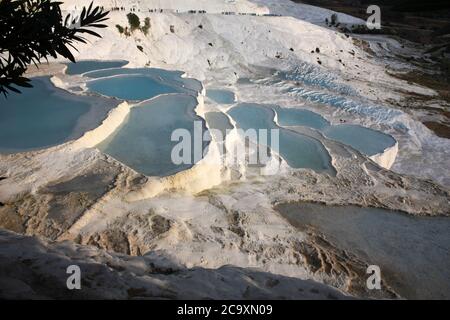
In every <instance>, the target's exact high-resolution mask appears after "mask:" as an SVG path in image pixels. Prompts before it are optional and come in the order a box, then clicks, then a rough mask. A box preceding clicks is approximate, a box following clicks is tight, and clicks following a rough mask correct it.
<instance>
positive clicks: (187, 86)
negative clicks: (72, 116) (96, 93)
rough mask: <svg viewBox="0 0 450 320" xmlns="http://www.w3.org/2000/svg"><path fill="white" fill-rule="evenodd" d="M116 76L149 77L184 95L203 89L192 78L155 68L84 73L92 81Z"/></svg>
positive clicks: (198, 82)
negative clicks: (182, 92) (178, 90)
mask: <svg viewBox="0 0 450 320" xmlns="http://www.w3.org/2000/svg"><path fill="white" fill-rule="evenodd" d="M118 75H140V76H146V77H150V78H152V79H154V80H156V81H159V82H161V83H165V84H167V85H168V86H176V87H178V88H179V89H180V90H184V92H186V93H190V94H192V93H195V94H197V93H198V92H200V91H201V90H202V88H203V86H202V83H201V82H200V81H198V80H195V79H192V78H186V77H183V72H181V71H169V70H164V69H157V68H135V69H132V68H116V69H108V70H99V71H93V72H89V73H86V74H85V76H86V77H89V78H93V79H98V78H105V77H112V76H118Z"/></svg>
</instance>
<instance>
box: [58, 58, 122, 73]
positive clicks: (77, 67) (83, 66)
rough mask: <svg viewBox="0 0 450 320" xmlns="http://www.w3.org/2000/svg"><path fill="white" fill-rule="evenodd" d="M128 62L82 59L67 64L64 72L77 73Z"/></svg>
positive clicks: (115, 66)
mask: <svg viewBox="0 0 450 320" xmlns="http://www.w3.org/2000/svg"><path fill="white" fill-rule="evenodd" d="M127 64H128V61H124V60H118V61H97V60H83V61H78V62H77V63H69V64H67V69H66V74H68V75H78V74H83V73H86V72H89V71H93V70H101V69H109V68H120V67H123V66H125V65H127Z"/></svg>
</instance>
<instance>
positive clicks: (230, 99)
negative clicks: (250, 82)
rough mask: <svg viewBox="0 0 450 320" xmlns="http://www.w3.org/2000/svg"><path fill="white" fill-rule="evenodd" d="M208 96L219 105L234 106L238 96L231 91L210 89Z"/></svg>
mask: <svg viewBox="0 0 450 320" xmlns="http://www.w3.org/2000/svg"><path fill="white" fill-rule="evenodd" d="M206 96H207V97H208V98H209V99H211V100H213V101H214V102H217V103H218V104H233V103H235V102H236V95H235V94H234V92H232V91H229V90H222V89H208V90H206Z"/></svg>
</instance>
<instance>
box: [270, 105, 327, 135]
mask: <svg viewBox="0 0 450 320" xmlns="http://www.w3.org/2000/svg"><path fill="white" fill-rule="evenodd" d="M274 109H275V111H276V113H277V116H278V123H279V124H280V126H305V127H310V128H313V129H318V130H323V129H325V128H326V127H329V126H330V123H329V122H328V121H327V120H325V118H323V117H322V116H321V115H319V114H317V113H315V112H312V111H309V110H304V109H285V108H281V107H275V108H274Z"/></svg>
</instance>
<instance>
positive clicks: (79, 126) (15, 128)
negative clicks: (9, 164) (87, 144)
mask: <svg viewBox="0 0 450 320" xmlns="http://www.w3.org/2000/svg"><path fill="white" fill-rule="evenodd" d="M31 83H32V85H33V88H31V89H22V94H10V95H9V96H8V98H7V99H6V98H5V97H3V96H2V97H0V152H1V153H16V152H23V151H30V150H36V149H42V148H46V147H51V146H55V145H58V144H62V143H64V142H67V141H69V140H72V139H76V138H79V137H80V136H81V135H82V134H83V133H84V132H86V131H88V130H91V129H94V128H95V127H96V126H97V125H98V122H99V121H101V119H104V118H105V117H106V115H107V113H108V111H109V110H111V108H113V107H114V105H115V104H113V103H112V102H111V101H109V100H106V99H102V98H97V97H85V96H78V95H73V94H70V93H68V92H66V91H64V90H61V89H58V88H55V87H54V86H53V85H52V83H51V82H50V79H49V77H38V78H33V79H32V82H31ZM94 118H95V119H96V120H95V121H94V120H93V119H94Z"/></svg>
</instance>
